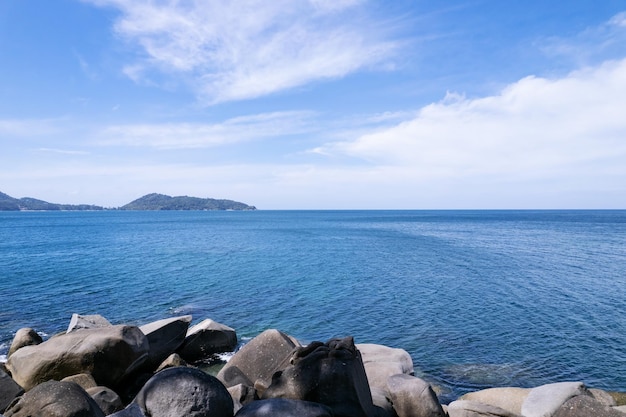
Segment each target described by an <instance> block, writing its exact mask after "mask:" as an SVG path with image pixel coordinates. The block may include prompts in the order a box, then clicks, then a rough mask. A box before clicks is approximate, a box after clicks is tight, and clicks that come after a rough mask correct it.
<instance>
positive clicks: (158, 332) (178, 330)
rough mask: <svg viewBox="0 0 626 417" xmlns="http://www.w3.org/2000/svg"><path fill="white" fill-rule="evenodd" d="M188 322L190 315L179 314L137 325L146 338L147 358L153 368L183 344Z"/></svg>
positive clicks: (189, 321)
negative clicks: (148, 357)
mask: <svg viewBox="0 0 626 417" xmlns="http://www.w3.org/2000/svg"><path fill="white" fill-rule="evenodd" d="M189 323H191V316H180V317H173V318H169V319H163V320H158V321H154V322H152V323H148V324H145V325H143V326H140V327H139V329H140V330H141V331H142V332H143V334H145V335H146V337H147V338H148V342H149V344H150V354H149V356H150V359H149V360H150V364H151V366H152V368H153V369H154V368H156V367H157V366H159V364H160V363H161V362H163V361H164V360H165V358H167V357H168V356H169V355H171V354H172V353H174V352H175V351H176V349H178V348H179V347H180V346H181V345H182V344H183V342H184V341H185V336H186V335H187V330H188V329H189Z"/></svg>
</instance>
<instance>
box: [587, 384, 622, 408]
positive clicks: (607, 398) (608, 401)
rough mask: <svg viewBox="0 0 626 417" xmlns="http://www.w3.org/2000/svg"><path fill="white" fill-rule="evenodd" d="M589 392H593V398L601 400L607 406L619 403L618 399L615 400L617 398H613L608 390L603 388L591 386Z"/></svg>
mask: <svg viewBox="0 0 626 417" xmlns="http://www.w3.org/2000/svg"><path fill="white" fill-rule="evenodd" d="M589 394H591V396H592V397H593V398H595V399H596V400H598V401H600V402H601V403H602V404H604V405H606V406H609V407H614V406H616V405H617V401H615V398H613V397H612V396H611V394H609V393H608V392H606V391H603V390H601V389H597V388H589Z"/></svg>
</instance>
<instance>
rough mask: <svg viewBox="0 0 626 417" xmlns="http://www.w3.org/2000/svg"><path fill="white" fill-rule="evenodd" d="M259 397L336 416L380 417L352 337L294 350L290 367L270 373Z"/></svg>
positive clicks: (380, 412) (381, 412)
mask: <svg viewBox="0 0 626 417" xmlns="http://www.w3.org/2000/svg"><path fill="white" fill-rule="evenodd" d="M261 398H262V399H268V398H289V399H294V400H304V401H312V402H316V403H320V404H324V405H326V406H328V407H330V408H331V409H332V411H333V414H334V415H335V416H338V417H339V416H346V417H347V416H349V417H371V416H380V415H384V411H383V410H382V409H380V408H379V407H376V406H375V405H374V403H373V402H372V394H371V392H370V388H369V384H368V382H367V376H366V375H365V369H364V367H363V362H362V360H361V354H360V353H359V351H358V350H357V348H356V347H355V346H354V340H353V339H352V337H346V338H343V339H331V340H329V341H328V342H327V343H322V342H313V343H311V344H309V345H308V346H306V347H303V348H298V349H296V350H295V351H294V353H293V355H292V356H291V359H290V365H289V366H287V367H286V368H285V369H284V370H283V371H279V372H276V373H275V374H274V376H273V377H272V382H271V384H270V386H269V387H268V388H267V389H266V390H265V392H264V393H263V394H262V395H261Z"/></svg>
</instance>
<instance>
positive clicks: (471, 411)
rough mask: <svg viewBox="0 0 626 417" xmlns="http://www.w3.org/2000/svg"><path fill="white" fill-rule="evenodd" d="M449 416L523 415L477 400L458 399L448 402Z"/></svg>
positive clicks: (492, 416)
mask: <svg viewBox="0 0 626 417" xmlns="http://www.w3.org/2000/svg"><path fill="white" fill-rule="evenodd" d="M448 416H449V417H521V416H520V415H519V414H515V413H512V412H510V411H508V410H504V409H502V408H499V407H496V406H493V405H489V404H484V403H480V402H475V401H468V400H457V401H453V402H451V403H450V404H448Z"/></svg>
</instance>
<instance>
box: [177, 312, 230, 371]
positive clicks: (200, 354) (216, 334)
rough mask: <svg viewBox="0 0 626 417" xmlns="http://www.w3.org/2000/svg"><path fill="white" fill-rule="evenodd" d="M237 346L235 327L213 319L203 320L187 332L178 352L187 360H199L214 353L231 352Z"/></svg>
mask: <svg viewBox="0 0 626 417" xmlns="http://www.w3.org/2000/svg"><path fill="white" fill-rule="evenodd" d="M236 346H237V333H236V332H235V330H234V329H231V328H230V327H228V326H225V325H223V324H221V323H217V322H216V321H213V320H211V319H206V320H203V321H202V322H200V323H198V324H196V325H195V326H193V327H192V328H191V329H189V331H188V332H187V337H186V338H185V341H184V343H183V344H182V346H181V347H180V348H179V349H178V352H177V353H178V354H179V355H180V356H181V357H182V358H183V359H185V360H186V361H190V362H193V361H197V360H200V359H203V358H206V357H207V356H209V355H211V354H213V353H220V352H231V351H232V350H234V349H235V347H236Z"/></svg>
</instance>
